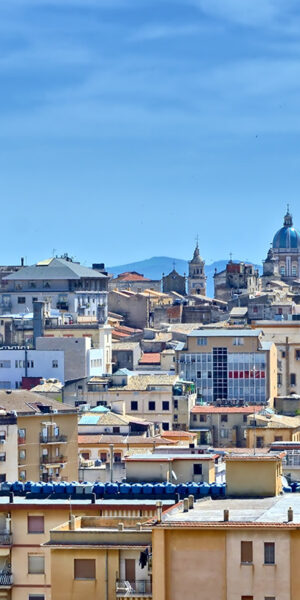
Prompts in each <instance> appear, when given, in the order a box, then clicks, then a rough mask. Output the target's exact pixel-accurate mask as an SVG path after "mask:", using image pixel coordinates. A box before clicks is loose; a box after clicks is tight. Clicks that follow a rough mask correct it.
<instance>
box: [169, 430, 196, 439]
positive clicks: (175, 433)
mask: <svg viewBox="0 0 300 600" xmlns="http://www.w3.org/2000/svg"><path fill="white" fill-rule="evenodd" d="M196 436H197V433H192V432H191V431H163V433H162V434H161V437H163V438H171V439H172V438H175V437H177V438H186V439H191V438H194V437H196Z"/></svg>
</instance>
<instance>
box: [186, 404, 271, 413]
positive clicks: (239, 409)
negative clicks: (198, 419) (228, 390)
mask: <svg viewBox="0 0 300 600" xmlns="http://www.w3.org/2000/svg"><path fill="white" fill-rule="evenodd" d="M263 408H264V406H193V408H192V409H191V412H192V413H197V414H198V413H199V414H209V413H212V414H227V413H228V414H234V413H242V414H248V415H252V414H253V413H258V412H259V411H260V410H262V409H263Z"/></svg>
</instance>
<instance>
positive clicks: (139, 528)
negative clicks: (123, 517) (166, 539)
mask: <svg viewBox="0 0 300 600" xmlns="http://www.w3.org/2000/svg"><path fill="white" fill-rule="evenodd" d="M136 528H137V530H138V531H142V523H137V524H136Z"/></svg>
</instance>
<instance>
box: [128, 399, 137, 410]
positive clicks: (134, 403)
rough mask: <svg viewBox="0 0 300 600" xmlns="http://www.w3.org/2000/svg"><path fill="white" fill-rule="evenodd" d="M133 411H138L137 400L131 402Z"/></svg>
mask: <svg viewBox="0 0 300 600" xmlns="http://www.w3.org/2000/svg"><path fill="white" fill-rule="evenodd" d="M130 406H131V410H138V403H137V400H131V405H130Z"/></svg>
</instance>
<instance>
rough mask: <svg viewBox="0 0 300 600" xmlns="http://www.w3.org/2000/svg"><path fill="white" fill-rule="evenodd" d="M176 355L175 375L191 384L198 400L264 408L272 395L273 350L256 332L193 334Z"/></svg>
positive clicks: (210, 330)
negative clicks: (193, 384)
mask: <svg viewBox="0 0 300 600" xmlns="http://www.w3.org/2000/svg"><path fill="white" fill-rule="evenodd" d="M176 354H177V372H178V373H179V374H180V376H181V377H183V378H184V379H186V380H189V381H193V382H194V383H195V385H196V388H197V396H198V400H201V401H203V402H208V403H213V402H218V401H220V402H223V401H229V402H230V403H231V402H233V403H234V402H237V403H238V402H242V403H249V404H264V403H266V402H267V400H268V399H269V398H270V399H273V398H274V396H275V395H276V390H277V386H276V376H277V375H276V348H275V345H274V344H272V343H271V342H269V343H264V341H263V335H262V332H261V331H259V330H250V329H236V330H234V329H202V330H195V331H192V332H191V333H190V334H189V335H188V336H187V343H186V346H185V347H184V348H183V349H178V350H177V352H176Z"/></svg>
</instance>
